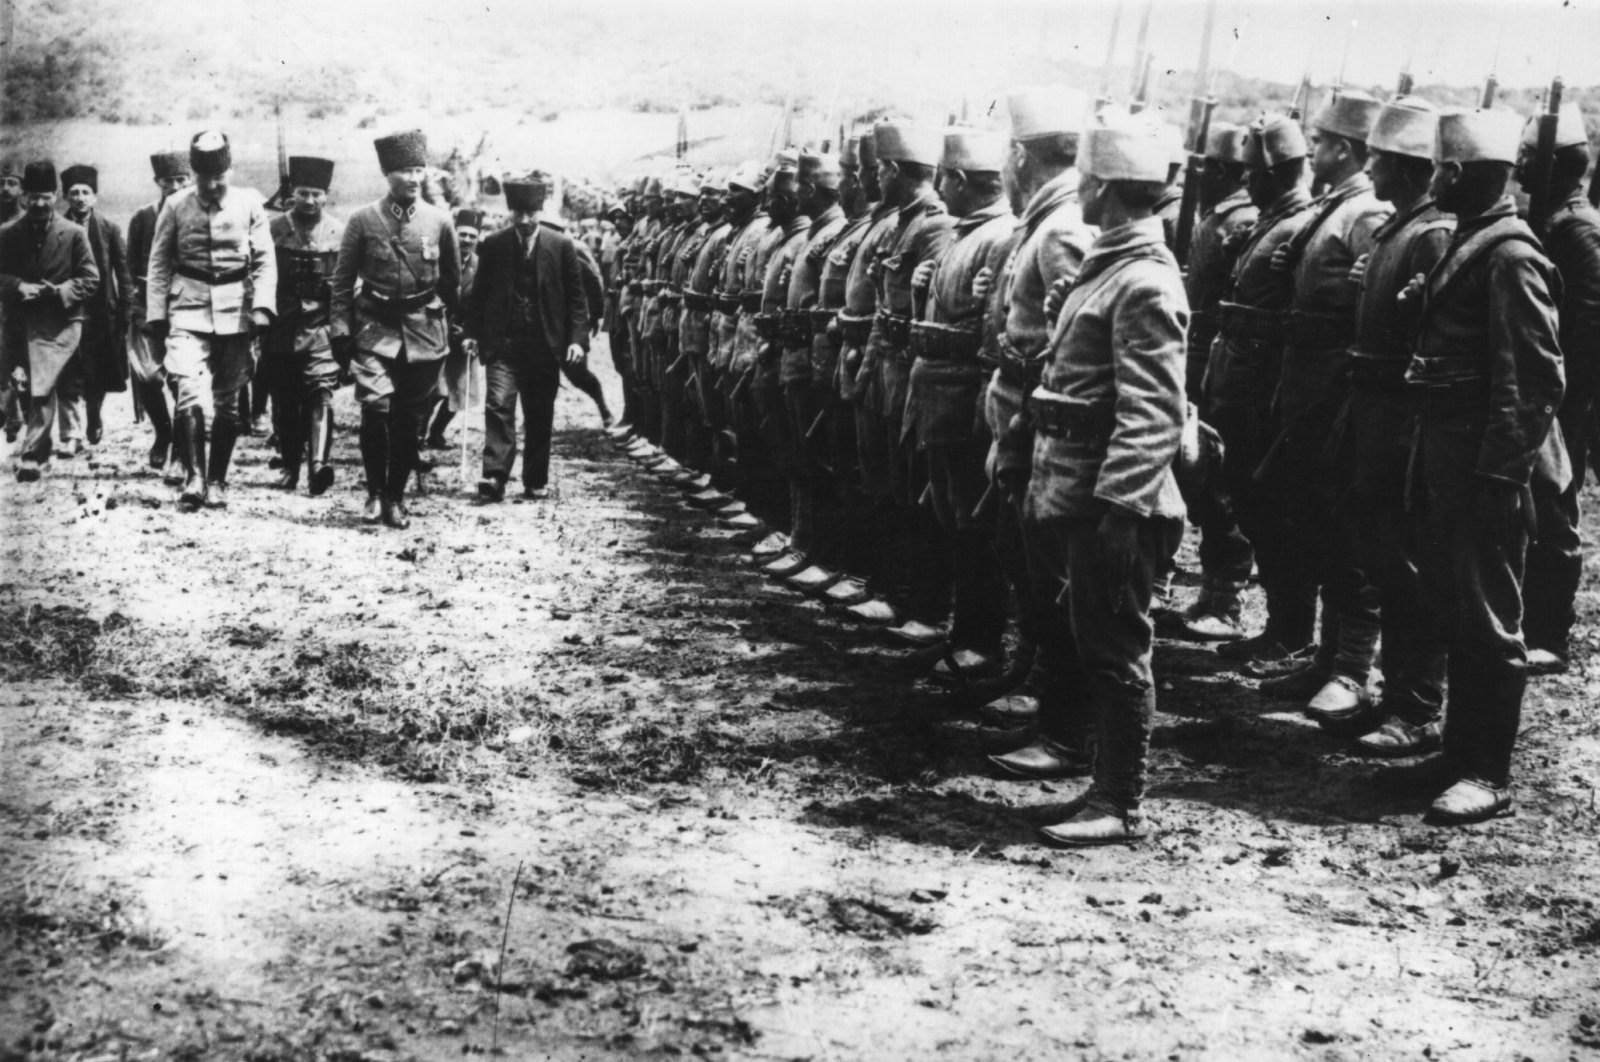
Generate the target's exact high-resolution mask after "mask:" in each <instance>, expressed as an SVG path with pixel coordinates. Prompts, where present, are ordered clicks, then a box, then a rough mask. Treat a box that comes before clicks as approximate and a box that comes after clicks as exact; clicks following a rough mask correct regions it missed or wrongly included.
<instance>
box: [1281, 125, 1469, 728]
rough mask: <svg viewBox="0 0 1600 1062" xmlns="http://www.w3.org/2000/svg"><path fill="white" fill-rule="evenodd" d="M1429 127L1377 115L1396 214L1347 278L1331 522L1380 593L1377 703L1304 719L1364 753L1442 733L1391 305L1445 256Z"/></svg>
mask: <svg viewBox="0 0 1600 1062" xmlns="http://www.w3.org/2000/svg"><path fill="white" fill-rule="evenodd" d="M1438 126H1439V116H1438V112H1437V111H1436V109H1435V108H1434V107H1433V105H1432V104H1430V103H1428V101H1427V100H1424V99H1421V98H1420V97H1415V96H1404V97H1400V98H1398V99H1395V100H1392V101H1390V102H1389V103H1388V104H1387V105H1385V106H1384V108H1383V109H1382V110H1381V111H1379V113H1378V118H1377V121H1376V123H1375V124H1374V125H1373V129H1372V134H1371V136H1369V137H1368V138H1367V145H1368V147H1369V148H1370V149H1371V158H1372V190H1373V193H1374V194H1375V195H1376V196H1377V197H1378V199H1379V200H1381V201H1383V202H1385V203H1388V204H1390V205H1391V206H1392V207H1393V208H1394V214H1393V215H1392V216H1391V217H1390V218H1389V219H1388V220H1387V221H1385V222H1384V223H1383V224H1382V225H1380V226H1379V227H1378V229H1377V230H1376V231H1375V232H1374V233H1373V246H1372V250H1371V251H1370V252H1369V253H1368V254H1367V255H1366V256H1364V257H1363V258H1361V259H1358V260H1357V262H1356V266H1355V269H1354V271H1353V272H1352V277H1353V278H1354V279H1356V281H1357V283H1358V284H1359V286H1360V290H1359V296H1358V297H1359V301H1358V302H1357V304H1356V334H1355V341H1354V343H1353V345H1352V346H1351V349H1350V391H1349V394H1348V396H1347V397H1346V399H1345V408H1344V411H1343V415H1342V421H1343V424H1344V428H1343V438H1342V442H1341V443H1340V448H1339V452H1340V454H1341V455H1342V456H1341V460H1340V465H1341V470H1342V471H1343V472H1344V473H1345V474H1344V475H1341V477H1340V482H1339V486H1340V488H1341V490H1342V492H1343V495H1344V497H1343V501H1342V503H1341V504H1340V506H1339V507H1338V509H1337V510H1336V511H1335V514H1334V517H1333V518H1334V519H1335V520H1336V521H1337V523H1336V531H1337V533H1338V534H1339V535H1340V536H1341V537H1342V538H1343V539H1345V540H1346V541H1348V542H1349V543H1350V547H1351V548H1350V556H1351V557H1352V558H1353V563H1354V564H1355V565H1356V566H1357V567H1358V568H1359V570H1360V571H1362V572H1363V573H1365V574H1366V576H1367V577H1368V578H1369V579H1370V580H1371V581H1372V582H1373V583H1374V584H1375V586H1376V587H1377V589H1378V593H1379V595H1380V596H1379V614H1380V617H1381V623H1382V641H1383V701H1382V703H1381V705H1371V706H1368V705H1365V704H1362V703H1360V701H1359V699H1357V701H1356V702H1355V703H1351V704H1348V705H1347V706H1344V707H1342V708H1332V709H1328V710H1324V711H1319V712H1316V713H1313V716H1312V717H1313V718H1314V719H1316V721H1317V722H1318V723H1319V724H1320V725H1321V726H1322V727H1323V728H1324V729H1325V730H1328V731H1330V732H1332V733H1336V734H1341V735H1360V744H1361V747H1362V748H1363V749H1364V750H1365V751H1367V752H1369V753H1373V754H1377V755H1386V756H1408V755H1412V754H1414V753H1418V752H1424V751H1428V750H1430V749H1433V748H1437V747H1438V745H1439V738H1440V733H1441V730H1442V728H1441V724H1440V722H1439V715H1440V710H1441V708H1442V706H1443V703H1444V688H1443V687H1444V671H1445V661H1444V651H1443V647H1442V646H1441V645H1440V643H1439V639H1438V637H1437V634H1436V633H1435V632H1434V630H1433V629H1432V623H1431V622H1430V621H1429V619H1428V617H1427V615H1426V614H1425V613H1424V612H1423V610H1422V604H1421V588H1420V587H1419V586H1418V583H1417V543H1416V541H1415V527H1414V525H1413V523H1412V521H1411V519H1410V516H1409V514H1407V513H1406V511H1405V480H1406V469H1407V466H1408V464H1409V460H1410V456H1411V445H1410V444H1411V430H1410V428H1411V425H1410V420H1411V410H1410V404H1409V403H1408V402H1407V401H1406V396H1405V370H1406V365H1407V363H1408V362H1409V361H1410V354H1411V343H1412V341H1413V340H1414V339H1415V334H1414V329H1415V319H1414V317H1413V316H1412V315H1409V314H1406V313H1403V312H1402V310H1401V307H1400V304H1399V302H1398V296H1399V294H1400V292H1401V291H1402V290H1403V289H1404V288H1405V286H1406V285H1407V284H1408V283H1409V282H1410V279H1411V277H1413V276H1415V275H1416V274H1418V273H1428V272H1430V271H1431V270H1432V269H1433V267H1434V265H1435V264H1436V263H1437V262H1438V261H1439V259H1440V258H1442V257H1443V256H1444V253H1445V250H1446V248H1447V247H1448V246H1449V243H1450V233H1451V230H1452V229H1453V228H1454V225H1453V223H1452V221H1451V219H1450V218H1449V217H1448V216H1446V215H1444V214H1441V213H1440V212H1439V210H1438V208H1437V207H1436V206H1435V205H1434V202H1433V200H1432V199H1431V198H1430V197H1429V195H1428V182H1429V177H1430V176H1431V175H1432V171H1433V163H1432V157H1433V144H1434V138H1435V136H1436V134H1437V131H1438ZM1343 622H1344V618H1343V617H1341V618H1340V623H1341V626H1342V625H1343Z"/></svg>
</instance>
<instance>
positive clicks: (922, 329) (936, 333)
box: [910, 321, 983, 362]
mask: <svg viewBox="0 0 1600 1062" xmlns="http://www.w3.org/2000/svg"><path fill="white" fill-rule="evenodd" d="M910 345H911V352H912V353H913V354H914V355H915V356H916V357H919V358H923V359H925V360H927V361H958V362H974V361H977V360H978V348H980V347H981V346H982V345H983V336H982V334H981V333H979V332H978V331H977V330H975V329H971V328H961V327H959V326H957V325H948V324H936V323H934V322H932V321H913V322H911V340H910Z"/></svg>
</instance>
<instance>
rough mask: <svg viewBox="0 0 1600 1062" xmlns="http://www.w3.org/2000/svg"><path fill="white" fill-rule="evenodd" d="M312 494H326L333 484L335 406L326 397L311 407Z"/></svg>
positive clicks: (313, 495) (315, 495)
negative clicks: (330, 459)
mask: <svg viewBox="0 0 1600 1062" xmlns="http://www.w3.org/2000/svg"><path fill="white" fill-rule="evenodd" d="M310 435H311V496H312V497H313V498H315V497H317V496H319V495H322V494H326V493H327V492H328V488H329V487H331V486H333V465H332V464H331V463H330V462H329V460H328V458H329V457H330V456H331V451H332V450H333V406H332V404H331V403H330V402H329V401H328V399H327V398H326V397H323V398H320V399H318V401H317V404H316V405H314V406H312V407H311V425H310Z"/></svg>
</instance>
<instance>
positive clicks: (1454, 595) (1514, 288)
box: [1406, 110, 1571, 825]
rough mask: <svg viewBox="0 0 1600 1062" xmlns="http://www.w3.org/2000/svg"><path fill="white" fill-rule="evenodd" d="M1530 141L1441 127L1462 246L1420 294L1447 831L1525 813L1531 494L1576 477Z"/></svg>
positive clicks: (1419, 387) (1421, 471)
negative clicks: (1518, 186) (1519, 742)
mask: <svg viewBox="0 0 1600 1062" xmlns="http://www.w3.org/2000/svg"><path fill="white" fill-rule="evenodd" d="M1521 132H1522V122H1521V119H1520V118H1519V117H1518V116H1517V115H1516V114H1514V113H1512V112H1509V111H1498V110H1486V111H1465V112H1449V113H1445V114H1444V115H1442V116H1441V117H1440V119H1439V134H1438V139H1437V142H1436V144H1437V146H1436V148H1435V151H1434V162H1435V168H1434V177H1433V194H1434V199H1435V201H1436V202H1437V204H1438V207H1439V209H1440V210H1442V211H1444V212H1445V213H1448V214H1454V215H1455V218H1456V232H1455V238H1454V239H1453V240H1452V241H1451V244H1450V247H1449V250H1448V251H1446V253H1445V256H1444V258H1443V259H1442V260H1441V261H1440V262H1439V264H1438V265H1436V266H1434V268H1433V270H1432V271H1431V272H1430V273H1429V274H1428V275H1427V277H1426V278H1423V279H1421V280H1420V281H1416V282H1414V283H1413V285H1412V286H1411V287H1410V288H1408V293H1407V294H1408V299H1410V298H1416V299H1420V300H1421V315H1422V319H1421V324H1420V326H1419V330H1418V339H1417V343H1416V347H1415V354H1414V356H1413V358H1412V360H1411V364H1410V366H1409V367H1408V368H1407V370H1406V384H1407V388H1408V394H1409V395H1410V396H1411V399H1412V404H1413V409H1414V410H1415V413H1416V418H1417V433H1416V437H1415V438H1416V443H1415V452H1414V454H1413V456H1412V468H1413V469H1414V475H1413V478H1412V483H1411V498H1410V501H1411V506H1412V511H1413V512H1415V513H1417V514H1418V517H1419V519H1420V520H1421V521H1422V527H1423V536H1424V537H1423V539H1422V542H1423V548H1422V549H1421V550H1420V551H1419V553H1418V559H1419V564H1420V566H1421V573H1420V574H1421V581H1422V587H1423V591H1424V593H1425V595H1426V599H1427V602H1428V607H1429V613H1430V615H1431V616H1432V617H1433V618H1434V620H1435V622H1437V623H1438V624H1439V626H1440V629H1441V632H1442V634H1443V636H1444V640H1445V644H1446V647H1447V649H1448V652H1449V703H1448V708H1447V711H1446V713H1445V726H1444V755H1443V757H1441V758H1436V759H1434V760H1432V761H1425V764H1424V767H1423V769H1422V770H1421V771H1420V772H1419V773H1418V774H1417V775H1415V776H1414V777H1415V778H1416V779H1417V780H1418V781H1422V782H1431V783H1432V785H1433V787H1434V788H1435V791H1437V790H1438V789H1439V788H1443V787H1445V786H1448V788H1444V791H1443V792H1442V793H1441V794H1440V795H1439V797H1438V798H1437V799H1436V800H1435V801H1434V802H1433V805H1432V807H1431V808H1429V811H1428V819H1429V821H1431V822H1434V823H1437V824H1441V825H1456V824H1460V823H1467V822H1477V821H1480V820H1482V819H1486V818H1491V817H1493V816H1495V815H1500V814H1503V813H1505V812H1506V811H1508V810H1509V809H1510V807H1511V789H1510V786H1511V755H1512V750H1513V747H1514V746H1515V744H1516V739H1517V728H1518V726H1519V723H1520V719H1521V715H1522V698H1523V694H1524V691H1525V690H1526V688H1527V649H1526V646H1525V644H1524V642H1523V638H1522V627H1521V618H1522V565H1523V558H1524V556H1525V554H1526V550H1527V542H1528V530H1527V527H1528V524H1529V522H1531V518H1532V507H1533V501H1532V498H1531V496H1530V490H1531V485H1532V484H1534V483H1540V484H1547V485H1548V487H1549V489H1552V490H1555V491H1560V490H1562V489H1565V487H1566V485H1567V482H1568V479H1569V476H1570V472H1571V469H1570V466H1569V465H1568V463H1567V459H1566V451H1565V448H1564V447H1563V446H1562V444H1561V434H1560V432H1559V431H1552V427H1553V426H1554V424H1555V422H1556V409H1557V407H1558V406H1559V405H1560V403H1561V396H1562V391H1563V382H1562V368H1561V348H1560V344H1559V338H1558V324H1557V319H1556V318H1557V314H1556V304H1555V297H1554V285H1555V282H1556V281H1555V273H1554V270H1553V269H1552V268H1551V265H1550V261H1549V259H1547V258H1546V257H1545V256H1544V253H1543V251H1542V250H1541V248H1540V246H1539V243H1538V240H1537V239H1536V238H1535V237H1534V235H1533V233H1532V231H1531V230H1530V229H1529V228H1528V226H1527V225H1526V224H1525V223H1524V222H1522V221H1521V220H1519V219H1518V218H1517V213H1516V204H1515V202H1514V201H1513V200H1512V198H1511V196H1510V195H1509V194H1508V193H1509V184H1510V180H1511V171H1512V168H1513V166H1514V165H1515V163H1516V159H1517V149H1518V146H1519V141H1520V139H1521Z"/></svg>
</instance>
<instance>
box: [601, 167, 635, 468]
mask: <svg viewBox="0 0 1600 1062" xmlns="http://www.w3.org/2000/svg"><path fill="white" fill-rule="evenodd" d="M631 199H632V197H631V195H630V196H629V197H628V198H627V199H625V200H623V201H621V202H618V203H616V204H615V205H614V206H612V207H611V209H610V210H609V211H607V212H606V217H607V218H609V219H610V221H611V224H612V227H613V231H614V233H615V235H616V247H615V249H614V250H613V252H612V261H611V267H610V284H609V286H608V287H607V290H606V317H605V333H606V345H607V346H608V347H610V349H611V364H612V367H613V368H615V369H616V370H617V376H618V378H619V379H621V381H622V420H621V422H620V423H618V424H616V425H614V426H613V427H612V428H611V430H610V431H609V432H608V434H609V435H610V436H611V437H612V438H613V439H618V440H622V439H627V438H629V437H631V436H632V435H633V433H634V425H635V424H638V423H639V410H638V404H639V398H638V393H637V389H636V384H635V382H634V379H633V352H632V351H631V350H630V349H629V346H628V340H629V336H628V323H627V310H628V307H629V305H630V303H631V300H632V296H631V295H630V294H629V292H628V280H627V264H626V256H627V251H628V248H629V247H630V246H631V245H632V242H633V234H634V217H633V213H632V211H631V209H630V206H629V203H630V201H631Z"/></svg>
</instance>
